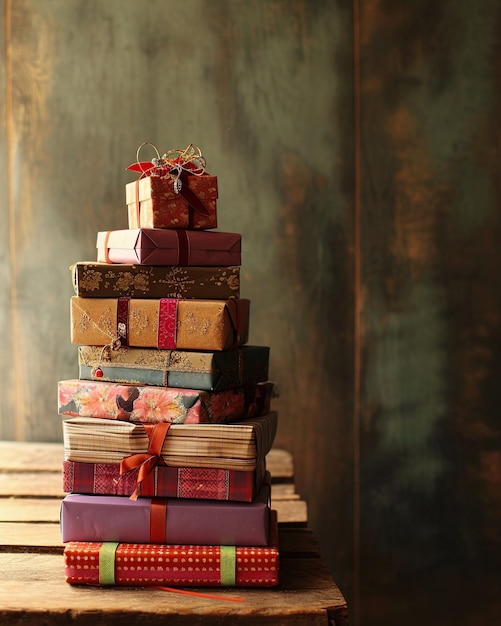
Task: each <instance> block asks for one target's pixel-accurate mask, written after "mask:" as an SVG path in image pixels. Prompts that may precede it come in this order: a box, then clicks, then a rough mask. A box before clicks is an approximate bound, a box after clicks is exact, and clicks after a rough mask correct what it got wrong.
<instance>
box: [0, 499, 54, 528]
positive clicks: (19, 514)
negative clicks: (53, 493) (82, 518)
mask: <svg viewBox="0 0 501 626" xmlns="http://www.w3.org/2000/svg"><path fill="white" fill-rule="evenodd" d="M60 508H61V498H57V499H52V498H43V499H35V498H1V499H0V522H59V511H60Z"/></svg>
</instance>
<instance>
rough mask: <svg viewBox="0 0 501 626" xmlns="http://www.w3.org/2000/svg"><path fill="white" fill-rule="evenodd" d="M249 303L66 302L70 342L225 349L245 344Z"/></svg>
mask: <svg viewBox="0 0 501 626" xmlns="http://www.w3.org/2000/svg"><path fill="white" fill-rule="evenodd" d="M249 312H250V300H248V299H246V298H238V299H236V300H178V299H176V298H160V299H149V300H146V299H143V298H81V297H80V296H73V297H72V298H71V343H74V344H82V345H90V346H106V345H110V346H112V347H113V348H117V347H120V346H135V347H138V348H161V349H167V350H176V349H178V350H229V349H234V348H238V347H239V346H240V345H243V344H245V343H247V340H248V336H249Z"/></svg>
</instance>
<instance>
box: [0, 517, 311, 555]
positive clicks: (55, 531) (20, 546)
mask: <svg viewBox="0 0 501 626" xmlns="http://www.w3.org/2000/svg"><path fill="white" fill-rule="evenodd" d="M63 547H64V544H63V542H62V541H61V532H60V529H59V520H56V521H52V520H51V521H49V522H43V521H40V522H37V523H33V522H23V521H15V522H0V552H18V551H20V550H21V551H23V552H30V553H33V554H36V553H40V552H47V551H50V552H53V553H55V554H61V553H62V550H63ZM48 549H50V550H48ZM280 554H281V556H283V557H287V558H305V557H316V558H320V552H319V550H318V544H317V542H316V539H315V537H314V535H313V533H312V531H311V530H310V529H309V528H307V527H304V528H298V527H290V526H287V525H284V524H282V523H280Z"/></svg>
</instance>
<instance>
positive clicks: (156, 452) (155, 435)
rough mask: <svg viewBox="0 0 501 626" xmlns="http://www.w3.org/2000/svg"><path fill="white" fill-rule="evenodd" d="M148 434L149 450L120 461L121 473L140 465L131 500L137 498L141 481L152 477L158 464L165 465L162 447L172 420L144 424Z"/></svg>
mask: <svg viewBox="0 0 501 626" xmlns="http://www.w3.org/2000/svg"><path fill="white" fill-rule="evenodd" d="M143 426H144V429H145V431H146V434H147V435H148V439H149V445H148V450H147V451H146V452H143V453H141V452H140V453H138V454H132V455H131V456H128V457H125V459H122V461H121V463H120V474H125V472H128V471H129V470H131V469H135V468H136V467H139V473H138V476H137V484H136V489H135V490H134V492H133V494H132V495H131V496H130V499H131V500H137V498H138V496H139V493H140V487H141V483H142V482H143V481H144V480H146V479H147V478H148V477H152V476H153V474H154V470H155V466H156V465H165V461H164V459H163V457H162V448H163V445H164V441H165V437H166V436H167V432H168V431H169V427H170V422H168V423H165V422H161V423H159V424H143Z"/></svg>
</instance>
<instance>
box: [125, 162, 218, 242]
mask: <svg viewBox="0 0 501 626" xmlns="http://www.w3.org/2000/svg"><path fill="white" fill-rule="evenodd" d="M173 182H174V180H173V178H172V177H171V176H163V177H161V176H146V177H144V178H140V179H138V180H136V181H134V182H132V183H128V184H127V185H126V186H125V196H126V202H127V209H128V217H129V228H188V229H197V230H199V229H204V228H216V226H217V214H216V202H217V195H218V190H217V176H211V175H210V174H202V175H200V176H193V175H187V176H186V177H184V180H183V183H182V186H181V190H180V191H179V192H178V193H176V191H175V189H174V184H173Z"/></svg>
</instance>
